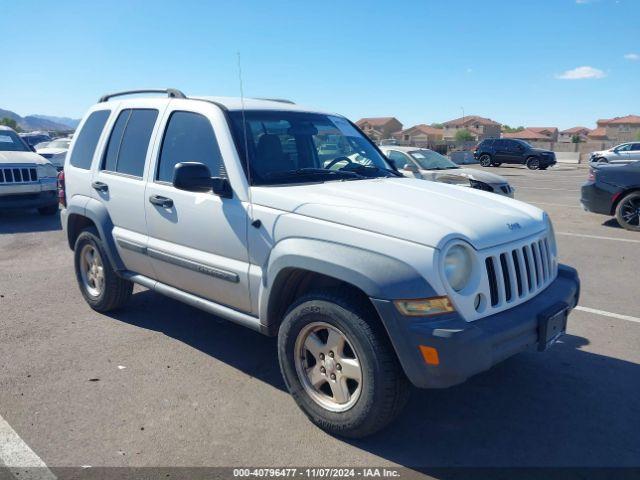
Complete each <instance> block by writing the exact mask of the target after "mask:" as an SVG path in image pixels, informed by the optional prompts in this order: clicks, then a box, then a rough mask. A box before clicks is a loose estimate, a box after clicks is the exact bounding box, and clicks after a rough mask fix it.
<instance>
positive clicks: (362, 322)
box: [278, 290, 410, 438]
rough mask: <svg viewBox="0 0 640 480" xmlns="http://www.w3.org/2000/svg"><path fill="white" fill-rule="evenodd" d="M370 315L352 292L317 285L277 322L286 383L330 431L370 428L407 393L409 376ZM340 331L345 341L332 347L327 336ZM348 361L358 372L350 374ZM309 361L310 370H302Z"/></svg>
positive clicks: (362, 432)
mask: <svg viewBox="0 0 640 480" xmlns="http://www.w3.org/2000/svg"><path fill="white" fill-rule="evenodd" d="M375 316H376V313H375V311H374V310H373V308H372V307H371V305H370V304H368V302H366V301H363V300H360V299H359V298H358V297H357V295H355V294H349V293H344V292H337V291H333V290H321V291H317V292H314V293H310V294H308V295H305V296H304V297H302V298H300V299H299V300H298V301H296V302H295V303H294V304H293V305H292V306H291V307H290V308H289V310H288V311H287V313H286V315H285V318H284V320H283V322H282V325H281V326H280V331H279V332H278V358H279V362H280V370H281V371H282V376H283V377H284V381H285V384H286V385H287V388H288V389H289V392H290V393H291V395H292V396H293V398H294V400H295V401H296V403H297V404H298V406H299V407H300V409H301V410H302V411H303V412H304V413H305V414H306V415H307V417H309V419H310V420H311V421H312V422H313V423H314V424H316V425H317V426H318V427H320V428H321V429H323V430H325V431H327V432H329V433H331V434H333V435H339V436H342V437H349V438H362V437H365V436H367V435H371V434H373V433H375V432H377V431H379V430H381V429H382V428H384V427H385V426H387V425H388V424H389V423H390V422H391V421H392V420H393V419H394V418H395V417H396V416H397V415H398V414H399V413H400V411H401V410H402V408H403V407H404V405H405V403H406V401H407V398H408V394H409V391H410V384H409V381H408V380H407V378H406V376H405V375H404V372H403V371H402V367H401V366H400V363H399V362H398V359H397V357H396V355H395V352H394V351H393V347H392V346H391V343H390V341H389V338H388V337H387V334H386V332H385V330H384V328H383V327H382V325H381V324H380V322H379V320H378V318H376V317H375ZM367 320H369V321H367ZM340 335H342V338H343V339H344V340H343V342H344V345H345V346H344V347H342V351H340V347H338V348H336V352H335V353H333V350H332V346H331V345H337V344H336V343H333V341H332V339H335V338H340ZM306 339H310V340H315V341H310V340H308V341H305V340H306ZM308 345H312V347H311V348H313V349H314V350H316V352H315V353H311V350H309V349H307V346H308ZM325 350H326V351H325ZM330 352H331V353H330ZM331 354H333V355H334V356H331ZM340 362H342V364H344V367H341V366H340ZM347 365H350V367H349V368H348V369H347V368H346V366H347ZM354 365H357V366H358V368H359V373H356V374H354V372H355V371H356V370H357V369H356V368H355V367H354ZM307 367H310V368H309V370H308V371H310V372H315V373H313V374H311V375H309V374H306V373H305V370H306V369H307ZM325 367H326V368H325ZM323 369H324V371H322V370H323ZM332 375H333V376H332ZM358 375H359V377H358ZM358 378H359V382H358V381H357V379H358ZM354 379H355V380H354ZM316 382H317V383H316ZM343 382H344V383H343ZM312 383H313V384H312ZM314 385H316V386H314ZM340 385H343V388H339V387H340ZM345 389H346V390H345ZM334 392H336V393H334ZM340 392H342V394H340ZM339 396H342V398H338V397H339Z"/></svg>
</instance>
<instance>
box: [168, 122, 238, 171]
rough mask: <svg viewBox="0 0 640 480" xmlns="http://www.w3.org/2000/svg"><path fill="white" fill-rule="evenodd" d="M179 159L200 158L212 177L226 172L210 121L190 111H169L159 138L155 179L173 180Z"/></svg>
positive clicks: (196, 160)
mask: <svg viewBox="0 0 640 480" xmlns="http://www.w3.org/2000/svg"><path fill="white" fill-rule="evenodd" d="M181 162H200V163H204V164H205V165H206V166H208V167H209V170H210V171H211V175H212V176H214V177H218V176H220V177H224V176H226V173H225V170H224V163H223V162H222V155H221V154H220V148H219V147H218V141H217V140H216V136H215V133H214V132H213V128H212V127H211V122H209V119H208V118H207V117H205V116H204V115H200V114H199V113H193V112H173V113H172V114H171V117H170V118H169V123H168V124H167V128H166V130H165V133H164V138H163V139H162V149H161V150H160V160H159V164H158V171H157V174H156V180H159V181H161V182H169V183H171V182H173V170H174V168H175V166H176V164H178V163H181Z"/></svg>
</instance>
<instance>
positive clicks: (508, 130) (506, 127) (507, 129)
mask: <svg viewBox="0 0 640 480" xmlns="http://www.w3.org/2000/svg"><path fill="white" fill-rule="evenodd" d="M522 130H524V127H516V128H512V127H510V126H509V125H502V131H503V132H505V133H514V132H521V131H522Z"/></svg>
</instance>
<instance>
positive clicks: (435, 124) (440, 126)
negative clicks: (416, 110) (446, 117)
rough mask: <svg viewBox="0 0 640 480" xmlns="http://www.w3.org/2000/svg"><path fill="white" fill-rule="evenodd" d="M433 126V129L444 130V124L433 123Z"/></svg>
mask: <svg viewBox="0 0 640 480" xmlns="http://www.w3.org/2000/svg"><path fill="white" fill-rule="evenodd" d="M431 126H432V127H433V128H444V125H443V124H442V123H432V124H431Z"/></svg>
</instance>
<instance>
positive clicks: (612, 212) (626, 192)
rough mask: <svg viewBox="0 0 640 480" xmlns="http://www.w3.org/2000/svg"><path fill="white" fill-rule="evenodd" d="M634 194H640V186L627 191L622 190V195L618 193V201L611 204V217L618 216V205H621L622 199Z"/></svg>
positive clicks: (629, 188)
mask: <svg viewBox="0 0 640 480" xmlns="http://www.w3.org/2000/svg"><path fill="white" fill-rule="evenodd" d="M634 192H640V185H635V186H633V187H628V188H626V189H625V190H622V191H621V192H620V193H618V194H617V197H616V199H615V200H614V201H613V202H612V203H611V215H615V214H616V210H617V209H618V205H619V204H620V202H621V201H622V199H623V198H624V197H626V196H627V195H629V194H630V193H634Z"/></svg>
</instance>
